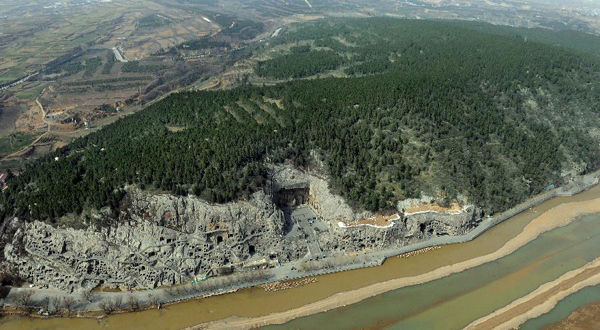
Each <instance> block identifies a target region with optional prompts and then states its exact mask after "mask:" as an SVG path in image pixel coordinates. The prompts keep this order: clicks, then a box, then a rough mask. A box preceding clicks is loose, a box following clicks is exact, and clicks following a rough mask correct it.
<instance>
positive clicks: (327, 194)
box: [2, 167, 477, 291]
mask: <svg viewBox="0 0 600 330" xmlns="http://www.w3.org/2000/svg"><path fill="white" fill-rule="evenodd" d="M274 173H275V174H274V176H273V180H274V181H273V188H272V190H271V191H269V190H268V191H267V193H265V192H262V191H260V192H257V193H255V194H254V195H252V196H251V198H250V199H249V200H248V201H240V202H235V203H227V204H222V205H211V204H208V203H206V202H204V201H202V200H200V199H198V198H196V197H177V196H171V195H166V194H150V193H147V192H142V191H139V190H137V189H133V188H132V189H130V190H129V193H128V195H127V197H126V199H125V200H124V202H123V205H122V207H121V211H120V213H119V214H118V215H114V214H111V213H110V212H99V213H97V214H95V215H93V216H94V217H98V218H103V219H104V220H106V221H104V222H106V223H112V225H111V226H106V227H95V226H90V227H88V228H87V229H73V228H55V227H52V226H50V225H48V224H46V223H43V222H39V221H35V222H28V223H27V222H22V221H19V219H16V218H14V219H11V220H9V222H8V223H6V224H5V226H4V227H6V228H9V229H10V230H5V232H10V233H11V235H10V236H9V237H6V235H5V237H3V239H4V240H5V241H6V240H7V239H8V242H9V243H8V244H6V246H5V248H4V264H3V265H2V266H3V267H6V269H9V268H10V269H13V270H14V272H16V273H17V274H18V275H20V276H21V277H23V278H25V279H27V280H28V281H30V282H32V283H35V284H37V285H48V286H50V287H55V288H60V289H64V290H66V291H73V290H78V289H90V288H93V287H95V286H97V285H98V284H104V285H106V286H109V287H122V288H133V289H142V288H153V287H156V286H161V285H172V284H178V283H182V282H186V281H189V280H190V279H192V278H193V277H194V276H203V275H204V274H206V273H209V272H211V271H213V270H217V269H219V268H221V267H223V266H227V267H234V268H235V269H236V270H244V269H246V267H247V266H249V265H255V263H254V262H255V261H262V260H268V261H272V262H280V263H285V262H289V261H293V260H299V259H302V258H304V257H310V254H309V248H308V246H309V244H308V242H307V239H308V238H307V237H308V236H304V237H300V236H298V235H289V237H288V236H286V230H288V228H289V227H290V226H289V223H286V219H285V217H284V213H283V211H282V210H281V209H280V207H282V206H281V204H285V205H286V206H290V205H291V206H297V204H303V205H309V206H310V207H311V208H312V209H313V211H314V212H315V213H316V214H317V215H318V216H319V217H320V218H322V223H323V224H324V225H325V226H326V228H328V230H319V231H315V236H314V237H317V240H318V242H317V243H318V244H317V245H318V246H319V249H320V250H322V251H320V253H322V255H323V256H328V255H331V256H335V255H343V254H345V253H347V252H356V251H373V250H378V249H385V248H391V247H397V246H402V245H406V244H409V243H413V242H417V241H421V240H426V239H429V238H431V237H434V236H441V235H459V234H463V233H465V232H466V231H468V230H469V229H471V228H472V227H473V226H474V225H475V221H476V218H475V214H476V213H477V212H476V210H475V208H473V207H471V208H468V209H466V210H464V212H462V213H460V214H457V215H450V214H439V213H432V212H428V213H421V214H415V215H410V216H404V215H401V217H400V219H398V220H396V221H395V222H394V224H393V225H392V226H388V227H386V228H374V227H370V226H357V227H350V228H341V227H339V226H338V225H337V220H339V219H346V220H350V221H351V220H358V219H362V218H364V217H368V216H370V215H371V214H369V213H360V214H357V213H355V212H354V211H353V210H352V209H351V208H350V207H349V206H348V204H347V203H346V202H345V201H344V199H343V198H341V197H340V196H337V195H335V194H332V193H331V191H330V190H329V185H328V183H327V181H326V180H325V179H324V178H320V177H317V176H315V175H313V174H309V173H306V172H300V171H298V170H294V169H292V168H289V167H280V168H276V169H275V171H274ZM280 192H281V196H279V197H278V193H280ZM278 205H279V207H278ZM287 221H289V220H287ZM307 230H312V229H307ZM313 246H314V244H313Z"/></svg>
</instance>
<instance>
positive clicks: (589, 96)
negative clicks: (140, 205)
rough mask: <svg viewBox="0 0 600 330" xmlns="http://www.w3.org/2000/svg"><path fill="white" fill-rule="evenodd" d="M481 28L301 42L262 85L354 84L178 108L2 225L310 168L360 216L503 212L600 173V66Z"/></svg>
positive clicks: (52, 163) (234, 94) (62, 162)
mask: <svg viewBox="0 0 600 330" xmlns="http://www.w3.org/2000/svg"><path fill="white" fill-rule="evenodd" d="M470 24H471V23H461V24H455V23H448V22H433V21H411V20H396V19H390V18H372V19H343V20H342V19H340V20H330V21H318V22H314V23H306V24H303V25H299V26H295V27H293V28H289V29H287V30H286V31H284V32H282V33H281V35H280V36H278V37H277V38H274V39H272V40H271V41H270V44H269V45H267V46H266V47H277V46H279V47H282V46H286V45H287V46H289V47H290V49H292V47H300V46H302V45H306V44H310V45H311V47H301V48H293V51H292V52H291V53H290V54H283V55H281V57H275V58H273V59H271V60H267V61H266V62H265V63H261V64H260V65H259V67H258V71H259V72H258V73H260V74H262V75H271V76H275V77H303V76H306V75H308V74H314V73H316V72H317V71H319V68H322V69H323V70H329V69H331V68H332V67H334V66H338V65H341V64H343V65H344V70H345V72H346V73H347V74H348V75H350V76H349V77H347V78H323V79H312V80H296V81H291V82H287V83H282V84H277V85H275V86H262V87H261V86H251V85H246V86H242V87H239V88H236V89H232V90H226V91H212V92H185V93H179V94H174V95H171V96H169V97H167V98H165V99H164V100H162V101H160V102H157V103H155V104H153V105H151V106H149V107H148V108H147V109H145V110H143V111H141V112H138V113H136V114H135V115H132V116H129V117H126V118H124V119H121V120H119V121H118V122H116V123H115V124H113V125H110V126H108V127H106V128H104V129H102V130H100V131H98V132H95V133H93V134H90V135H88V136H87V137H84V138H80V139H78V140H76V141H75V142H73V143H72V144H70V145H68V146H66V147H64V148H62V149H60V150H58V151H56V152H55V153H53V154H52V155H49V156H47V157H45V158H42V159H40V160H38V161H36V162H34V163H32V164H30V165H29V166H28V167H27V168H26V170H25V171H24V172H23V173H22V175H21V176H19V177H15V178H12V179H10V180H9V183H8V188H7V189H5V190H4V192H3V193H2V196H1V198H2V203H1V215H2V216H3V217H6V216H10V215H17V216H20V217H22V218H24V219H43V220H49V221H53V220H54V219H56V217H59V216H62V215H64V214H67V213H71V212H75V213H79V212H81V211H82V210H84V209H86V208H96V209H98V208H101V207H103V206H111V207H113V208H117V207H118V205H119V202H120V201H121V199H122V198H123V196H124V194H125V191H124V189H123V188H124V187H125V186H126V185H130V184H137V185H138V186H139V187H141V188H144V189H150V188H153V189H159V190H166V191H170V192H172V193H175V194H195V195H198V196H201V197H202V198H204V199H206V200H208V201H211V202H215V203H221V202H226V201H231V200H236V199H240V198H245V196H248V194H250V193H252V192H253V191H256V190H257V189H260V188H261V187H262V186H263V185H264V184H265V182H266V178H267V177H268V173H267V167H266V166H265V164H266V163H269V162H274V163H278V162H284V161H286V160H292V161H293V162H294V163H295V164H296V165H297V166H305V165H306V164H308V163H310V162H311V154H313V155H314V154H318V155H319V157H320V158H321V159H322V160H323V161H324V163H325V165H326V168H327V172H328V173H327V174H328V175H329V177H330V180H331V185H332V187H333V188H334V189H335V190H336V191H337V192H339V193H340V194H341V195H342V196H344V197H345V198H346V199H347V200H348V201H349V202H350V203H351V204H352V205H354V206H355V207H356V208H359V209H367V210H372V211H386V210H391V209H393V208H394V207H395V205H396V202H397V201H398V200H400V199H404V198H408V197H417V196H419V195H420V194H421V193H426V194H427V195H430V196H435V197H436V198H439V199H440V200H443V201H445V202H450V201H455V200H459V201H462V202H469V203H475V204H477V205H479V206H481V207H483V208H484V209H485V210H486V211H487V212H488V213H493V212H498V211H501V210H504V209H506V208H508V207H510V206H512V205H514V204H516V203H518V202H520V201H522V200H523V199H525V198H527V197H528V196H531V195H532V194H535V193H538V192H540V191H542V190H543V189H544V188H545V187H546V186H548V185H549V184H560V183H561V182H562V180H563V174H564V173H566V172H568V171H570V170H572V169H577V171H579V172H581V171H586V170H587V171H589V170H593V169H596V168H598V167H599V166H600V149H599V141H600V138H599V136H600V133H599V130H600V62H599V60H598V57H597V56H595V55H588V54H586V53H585V52H579V51H573V50H570V49H567V48H563V47H559V46H554V45H548V44H543V43H537V42H533V41H531V40H525V39H523V38H515V37H514V36H510V35H498V34H493V33H490V32H488V31H486V29H483V28H480V25H475V23H473V26H477V28H470ZM535 33H536V34H540V33H543V32H542V31H536V32H535ZM546 33H553V32H552V31H547V32H546ZM548 39H551V40H554V39H553V38H550V37H548ZM299 59H301V60H302V62H299V61H298V60H299ZM342 60H343V61H342ZM286 61H289V62H290V65H292V64H293V66H287V65H286ZM312 61H314V62H312ZM292 62H293V63H292ZM282 68H285V70H288V71H283V70H284V69H282ZM281 72H285V73H284V74H281ZM297 73H299V74H297ZM173 127H176V128H177V129H173Z"/></svg>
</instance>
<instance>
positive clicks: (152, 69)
mask: <svg viewBox="0 0 600 330" xmlns="http://www.w3.org/2000/svg"><path fill="white" fill-rule="evenodd" d="M166 67H167V66H166V65H160V64H140V62H139V61H131V62H127V63H125V64H123V66H122V67H121V72H124V73H156V72H159V71H161V70H164V69H165V68H166Z"/></svg>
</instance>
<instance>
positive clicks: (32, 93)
mask: <svg viewBox="0 0 600 330" xmlns="http://www.w3.org/2000/svg"><path fill="white" fill-rule="evenodd" d="M46 86H47V84H41V85H39V86H36V87H32V88H29V89H26V90H24V91H22V92H19V93H17V94H15V97H17V98H18V99H21V100H35V99H36V98H37V97H38V96H40V94H41V93H42V91H43V90H44V88H46Z"/></svg>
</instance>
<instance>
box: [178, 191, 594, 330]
mask: <svg viewBox="0 0 600 330" xmlns="http://www.w3.org/2000/svg"><path fill="white" fill-rule="evenodd" d="M594 213H600V198H598V199H594V200H590V201H583V202H574V203H567V204H561V205H559V206H557V207H554V208H552V209H551V210H549V211H547V212H544V213H543V214H541V215H540V216H539V217H538V218H536V219H534V220H533V221H532V222H531V223H529V224H528V225H527V226H526V227H525V228H524V229H523V231H522V232H521V233H520V234H519V235H517V236H515V237H514V238H513V239H511V240H510V241H508V242H507V243H506V244H504V245H503V246H502V247H501V248H500V249H498V250H496V251H494V252H493V253H490V254H487V255H483V256H480V257H477V258H473V259H470V260H466V261H464V262H460V263H457V264H454V265H449V266H445V267H440V268H438V269H436V270H434V271H431V272H428V273H425V274H421V275H417V276H412V277H404V278H398V279H394V280H390V281H386V282H382V283H377V284H373V285H369V286H367V287H364V288H360V289H357V290H352V291H346V292H340V293H337V294H335V295H332V296H331V297H329V298H326V299H323V300H320V301H317V302H314V303H311V304H308V305H305V306H302V307H299V308H295V309H292V310H288V311H284V312H279V313H273V314H269V315H265V316H261V317H256V318H239V317H230V318H227V319H224V320H219V321H214V322H209V323H204V324H200V325H197V326H194V327H191V328H188V329H252V328H256V327H260V326H265V325H269V324H283V323H285V322H288V321H290V320H293V319H295V318H298V317H303V316H308V315H312V314H317V313H320V312H324V311H327V310H330V309H334V308H338V307H342V306H346V305H350V304H354V303H357V302H359V301H362V300H364V299H367V298H370V297H373V296H376V295H380V294H383V293H385V292H388V291H392V290H396V289H399V288H403V287H407V286H412V285H417V284H421V283H425V282H429V281H433V280H436V279H440V278H442V277H446V276H449V275H452V274H455V273H459V272H462V271H464V270H467V269H470V268H474V267H477V266H479V265H482V264H485V263H488V262H491V261H494V260H497V259H499V258H502V257H504V256H507V255H509V254H511V253H513V252H514V251H516V250H518V249H519V248H521V247H522V246H524V245H526V244H527V243H529V242H531V241H533V240H534V239H536V238H537V237H538V236H539V235H540V234H542V233H544V232H547V231H550V230H553V229H556V228H559V227H563V226H566V225H568V224H570V223H572V222H573V221H575V219H577V218H578V217H581V216H584V215H588V214H594Z"/></svg>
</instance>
